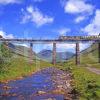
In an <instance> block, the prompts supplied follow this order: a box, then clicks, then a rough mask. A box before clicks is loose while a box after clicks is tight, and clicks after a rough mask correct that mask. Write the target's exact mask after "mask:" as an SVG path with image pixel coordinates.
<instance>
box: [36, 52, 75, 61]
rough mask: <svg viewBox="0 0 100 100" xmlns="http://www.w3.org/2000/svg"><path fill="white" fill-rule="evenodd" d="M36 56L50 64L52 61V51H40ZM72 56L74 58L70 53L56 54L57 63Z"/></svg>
mask: <svg viewBox="0 0 100 100" xmlns="http://www.w3.org/2000/svg"><path fill="white" fill-rule="evenodd" d="M37 56H38V57H39V58H40V59H44V60H47V61H50V62H51V61H52V51H51V50H42V51H40V52H39V53H38V54H37ZM73 56H74V53H72V52H56V60H57V62H59V61H65V60H68V59H70V58H71V57H73Z"/></svg>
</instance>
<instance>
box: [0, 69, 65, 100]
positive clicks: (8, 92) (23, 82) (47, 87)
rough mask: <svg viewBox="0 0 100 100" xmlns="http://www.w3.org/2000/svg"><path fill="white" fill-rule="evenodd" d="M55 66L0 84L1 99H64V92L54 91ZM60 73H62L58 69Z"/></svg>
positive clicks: (57, 71)
mask: <svg viewBox="0 0 100 100" xmlns="http://www.w3.org/2000/svg"><path fill="white" fill-rule="evenodd" d="M55 70H56V69H55V68H52V67H50V68H46V69H43V70H41V71H38V72H36V73H34V74H33V75H31V76H28V77H24V78H22V79H19V80H14V81H9V82H8V83H2V84H0V100H64V95H63V94H60V93H59V94H57V93H55V94H54V93H52V92H50V91H53V90H55V89H56V88H57V87H55V85H56V84H55V83H54V81H53V80H52V74H53V73H54V72H55ZM56 73H58V74H59V75H60V74H61V73H62V72H60V71H59V70H56Z"/></svg>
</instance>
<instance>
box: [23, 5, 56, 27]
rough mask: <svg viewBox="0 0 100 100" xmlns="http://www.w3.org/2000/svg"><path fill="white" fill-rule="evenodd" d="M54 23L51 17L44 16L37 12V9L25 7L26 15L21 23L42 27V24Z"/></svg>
mask: <svg viewBox="0 0 100 100" xmlns="http://www.w3.org/2000/svg"><path fill="white" fill-rule="evenodd" d="M53 21H54V18H53V17H49V16H47V15H44V14H43V13H42V12H40V11H39V9H38V8H33V7H32V6H29V7H27V9H26V13H25V15H24V16H23V19H22V23H26V22H33V23H35V24H36V25H37V26H42V25H44V24H48V23H52V22H53Z"/></svg>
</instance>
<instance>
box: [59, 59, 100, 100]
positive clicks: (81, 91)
mask: <svg viewBox="0 0 100 100" xmlns="http://www.w3.org/2000/svg"><path fill="white" fill-rule="evenodd" d="M72 60H73V59H72ZM72 60H71V61H69V62H65V63H59V64H58V65H60V66H62V67H59V68H60V69H63V70H70V71H71V73H72V76H73V81H72V86H73V89H74V90H75V91H74V92H77V93H78V96H79V100H100V75H97V74H95V73H92V72H90V71H89V70H88V69H87V68H86V66H84V65H82V66H81V65H80V66H75V64H74V63H73V62H72ZM91 65H92V64H91ZM94 65H97V68H98V67H99V66H100V64H94Z"/></svg>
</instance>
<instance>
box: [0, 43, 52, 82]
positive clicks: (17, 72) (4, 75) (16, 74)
mask: <svg viewBox="0 0 100 100" xmlns="http://www.w3.org/2000/svg"><path fill="white" fill-rule="evenodd" d="M23 54H24V53H23ZM29 60H30V57H28V56H27V57H26V56H24V55H23V56H22V55H19V53H18V50H17V53H14V52H12V51H11V49H9V48H8V47H7V46H6V44H1V45H0V81H1V82H3V81H7V80H13V79H17V78H21V77H25V76H28V75H30V74H32V73H33V72H35V71H37V70H40V69H41V68H45V67H49V66H52V64H50V63H48V62H45V61H41V60H39V59H37V57H36V56H35V55H34V59H33V61H32V62H31V63H30V62H29Z"/></svg>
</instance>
